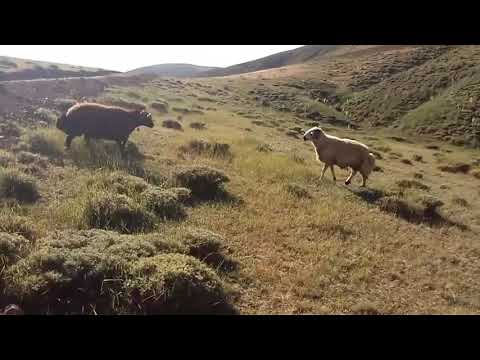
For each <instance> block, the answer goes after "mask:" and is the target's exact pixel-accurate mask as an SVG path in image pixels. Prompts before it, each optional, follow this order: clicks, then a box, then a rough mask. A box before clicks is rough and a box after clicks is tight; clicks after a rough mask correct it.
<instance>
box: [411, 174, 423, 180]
mask: <svg viewBox="0 0 480 360" xmlns="http://www.w3.org/2000/svg"><path fill="white" fill-rule="evenodd" d="M413 177H414V178H415V179H423V174H420V173H414V174H413Z"/></svg>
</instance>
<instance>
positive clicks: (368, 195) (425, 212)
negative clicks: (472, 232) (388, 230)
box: [348, 189, 468, 231]
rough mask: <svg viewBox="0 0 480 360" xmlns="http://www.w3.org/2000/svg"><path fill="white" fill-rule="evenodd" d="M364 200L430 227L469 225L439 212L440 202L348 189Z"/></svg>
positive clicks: (368, 190)
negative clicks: (414, 200)
mask: <svg viewBox="0 0 480 360" xmlns="http://www.w3.org/2000/svg"><path fill="white" fill-rule="evenodd" d="M348 190H349V191H350V192H351V193H353V194H355V195H356V196H358V197H359V198H360V199H362V200H363V201H365V202H367V203H369V204H373V205H376V206H378V207H379V208H380V210H382V211H383V212H386V213H389V214H392V215H395V216H397V217H399V218H401V219H403V220H405V221H408V222H410V223H412V224H425V225H427V226H430V227H444V226H446V227H456V228H458V229H460V230H462V231H465V230H468V226H466V225H464V224H461V223H458V222H455V221H453V220H451V219H448V218H446V217H445V216H443V215H442V214H440V213H439V212H438V207H439V206H441V205H442V204H441V203H440V202H435V203H426V204H416V203H410V202H408V201H407V200H404V199H401V198H400V197H399V196H398V195H396V194H392V193H390V194H387V193H386V192H384V191H382V190H377V189H348Z"/></svg>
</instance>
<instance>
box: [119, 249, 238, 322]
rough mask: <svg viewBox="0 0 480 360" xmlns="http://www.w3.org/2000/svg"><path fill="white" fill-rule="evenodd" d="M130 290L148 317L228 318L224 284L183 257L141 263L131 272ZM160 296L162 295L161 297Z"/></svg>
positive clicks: (163, 258)
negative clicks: (215, 315)
mask: <svg viewBox="0 0 480 360" xmlns="http://www.w3.org/2000/svg"><path fill="white" fill-rule="evenodd" d="M130 275H131V279H132V280H131V281H129V282H128V283H127V289H128V290H129V291H130V293H132V294H133V297H134V299H135V298H138V300H141V302H140V301H136V303H137V304H138V305H139V307H140V309H141V312H143V313H146V314H228V313H234V310H233V308H232V307H231V305H230V304H229V303H228V302H227V300H226V298H227V296H226V294H225V291H224V289H223V287H222V282H221V280H220V278H219V277H218V275H217V274H215V272H214V271H213V270H212V269H210V268H209V267H208V266H206V265H204V264H202V262H201V261H199V260H197V259H195V258H193V257H191V256H187V255H182V254H164V255H157V256H154V257H151V258H143V259H140V260H139V261H138V262H137V263H136V264H135V265H134V266H133V267H132V270H131V272H130ZM160 294H162V295H161V296H160Z"/></svg>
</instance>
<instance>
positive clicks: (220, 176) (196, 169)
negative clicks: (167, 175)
mask: <svg viewBox="0 0 480 360" xmlns="http://www.w3.org/2000/svg"><path fill="white" fill-rule="evenodd" d="M229 180H230V179H229V178H228V176H227V175H225V174H224V173H223V172H222V171H220V170H216V169H213V168H210V167H207V166H190V167H183V168H177V169H175V170H174V172H173V174H172V182H173V184H174V185H176V186H181V187H186V188H188V189H190V190H191V192H192V195H193V196H194V197H196V198H199V199H202V200H212V199H215V198H217V197H219V196H223V195H225V190H224V189H223V184H224V183H226V182H229Z"/></svg>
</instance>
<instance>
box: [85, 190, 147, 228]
mask: <svg viewBox="0 0 480 360" xmlns="http://www.w3.org/2000/svg"><path fill="white" fill-rule="evenodd" d="M84 218H85V221H86V223H87V225H88V226H89V227H90V228H96V229H105V230H116V231H119V232H121V233H127V234H129V233H138V232H146V231H149V230H151V229H152V228H153V223H154V218H153V215H152V214H151V213H150V212H149V211H148V210H147V209H145V208H144V207H143V206H142V205H140V204H139V203H137V202H135V201H134V200H133V199H131V198H130V197H128V196H126V195H123V194H112V193H109V192H98V193H95V194H92V197H91V198H90V199H89V200H88V201H87V203H86V206H85V210H84Z"/></svg>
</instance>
